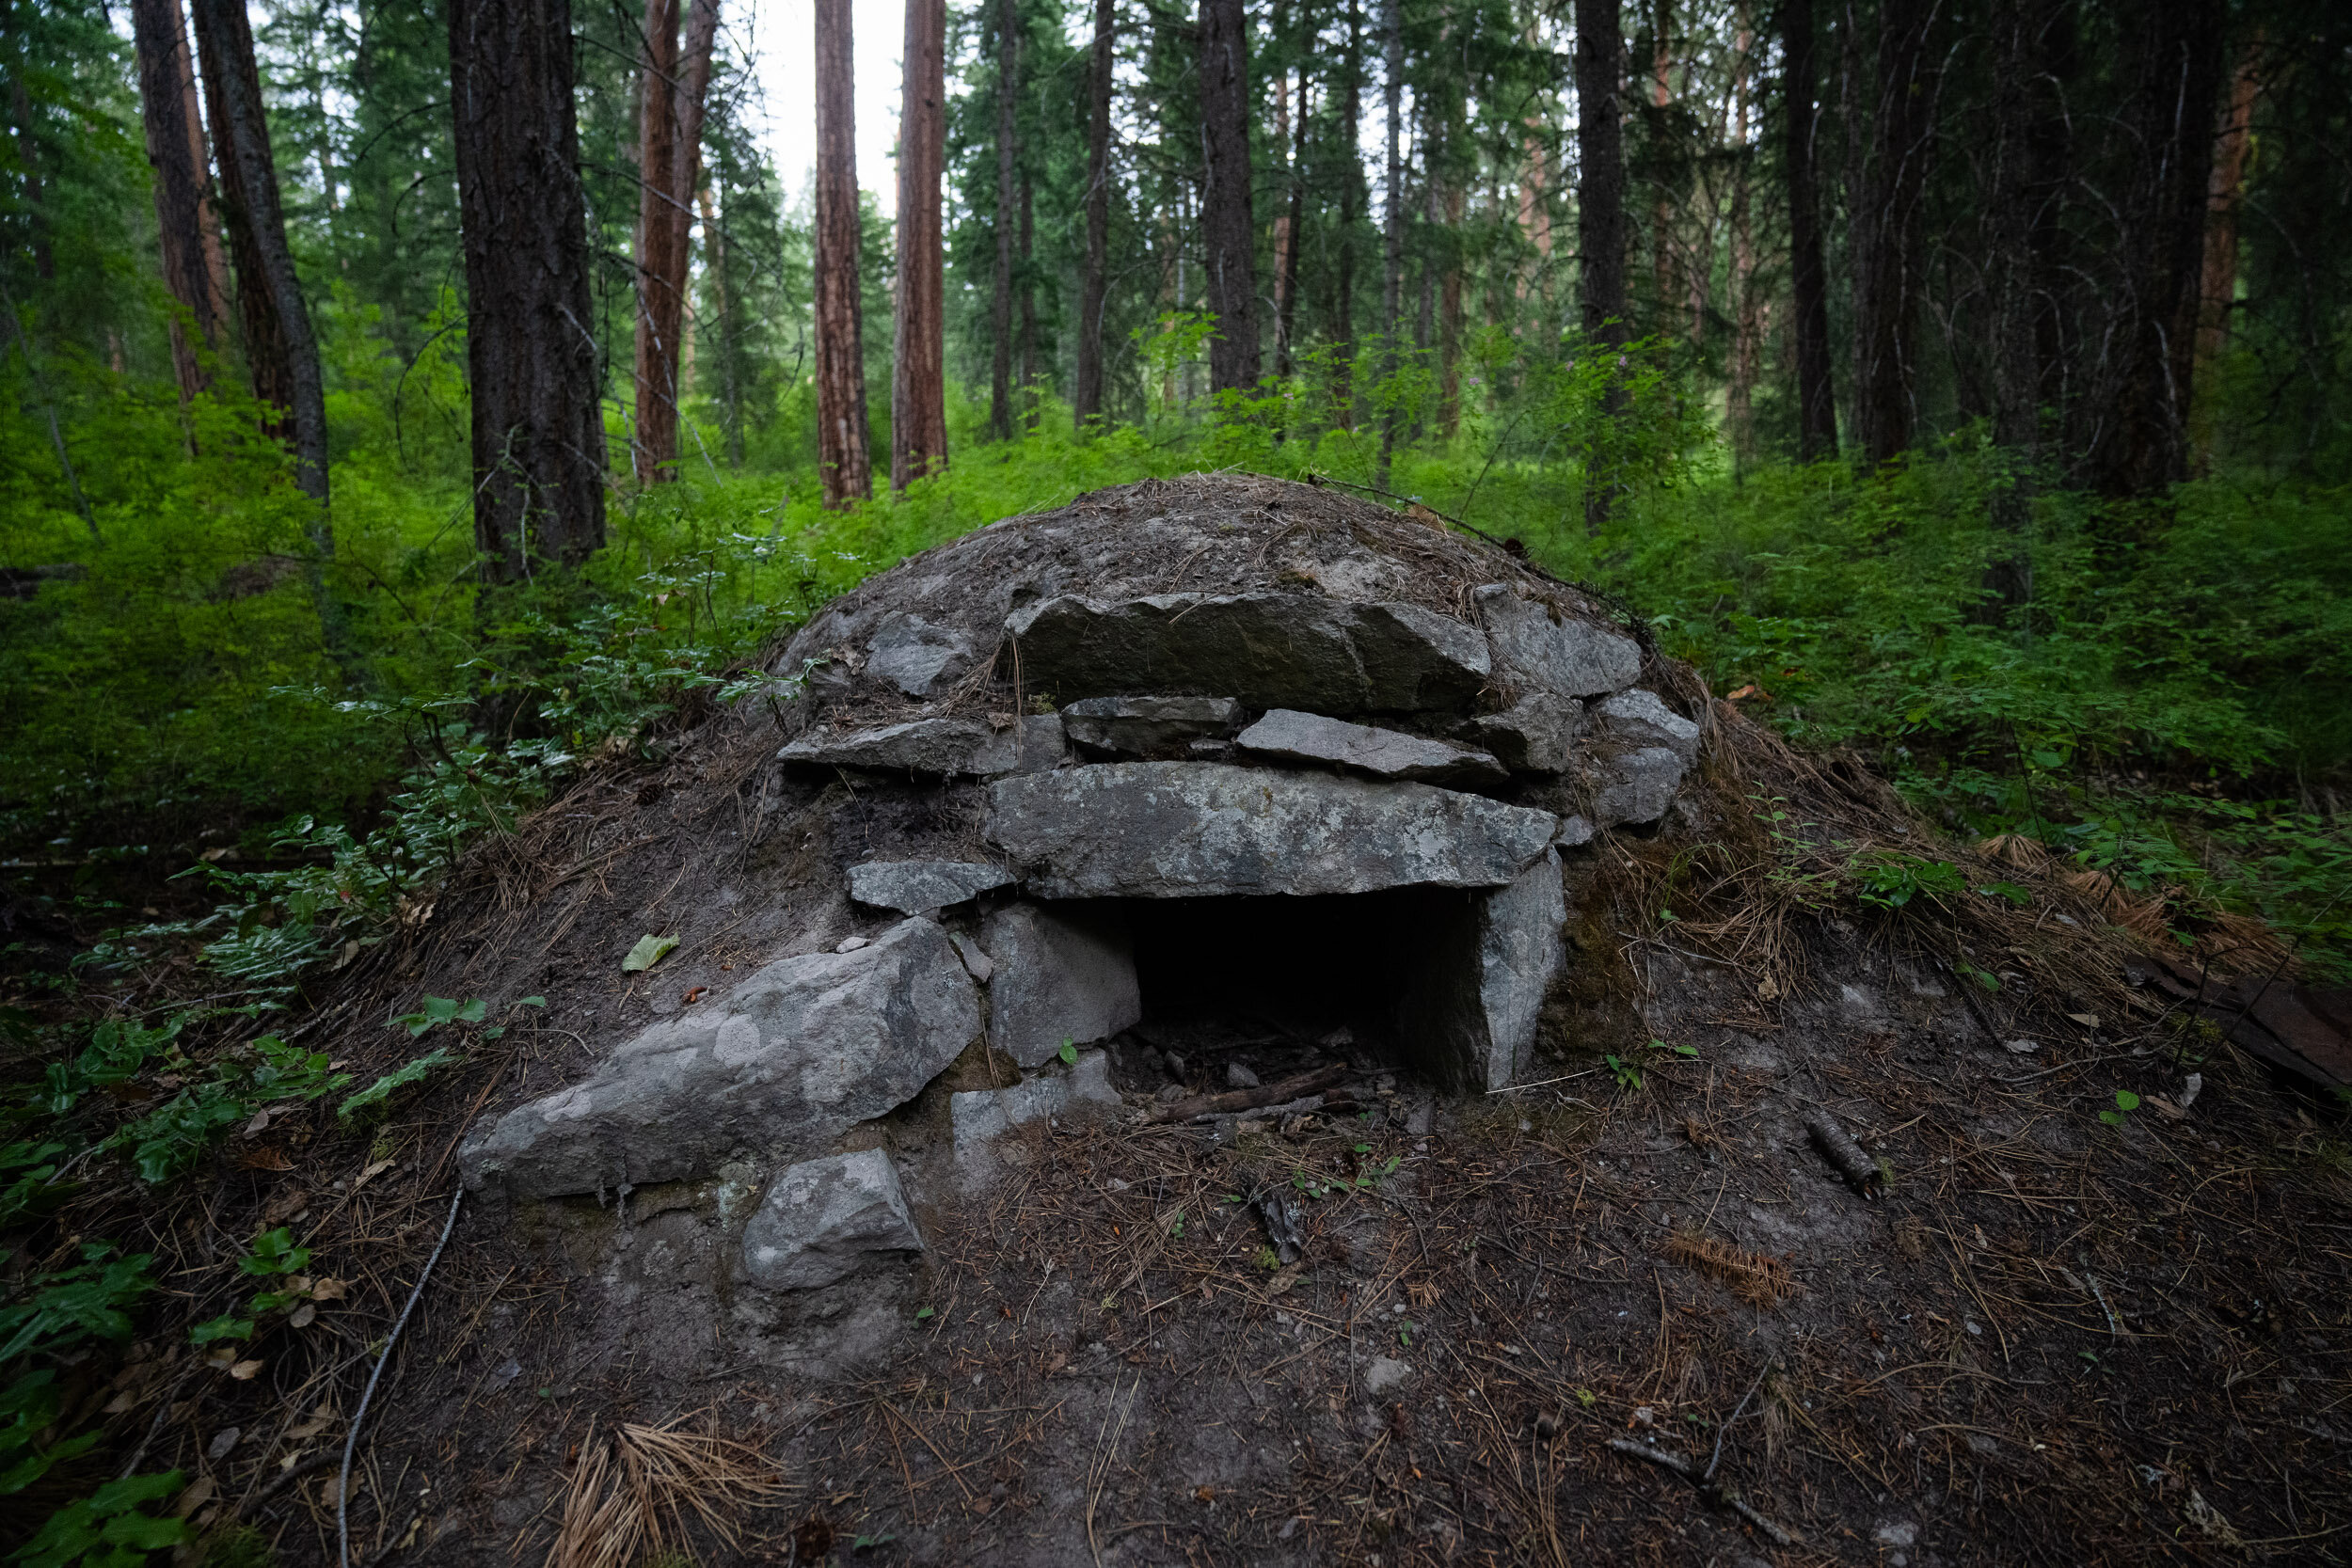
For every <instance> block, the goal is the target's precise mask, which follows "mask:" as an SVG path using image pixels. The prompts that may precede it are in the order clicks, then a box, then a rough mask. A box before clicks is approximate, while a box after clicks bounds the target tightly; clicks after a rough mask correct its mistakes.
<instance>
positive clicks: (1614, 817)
mask: <svg viewBox="0 0 2352 1568" xmlns="http://www.w3.org/2000/svg"><path fill="white" fill-rule="evenodd" d="M1593 774H1594V778H1593V783H1594V790H1593V819H1594V821H1595V822H1596V823H1597V824H1598V825H1599V826H1600V827H1604V828H1611V827H1614V826H1616V825H1617V824H1618V823H1620V822H1631V823H1634V824H1636V825H1640V824H1644V823H1650V822H1655V821H1657V820H1658V819H1659V818H1660V817H1661V816H1665V815H1666V808H1667V807H1669V806H1671V805H1673V804H1674V803H1675V791H1676V790H1677V788H1679V787H1680V786H1681V784H1682V759H1681V758H1680V757H1679V756H1677V755H1676V754H1675V753H1674V752H1670V751H1668V750H1667V749H1666V748H1665V747H1663V746H1643V747H1637V748H1635V749H1634V750H1631V751H1626V752H1616V753H1614V754H1609V753H1603V754H1601V755H1600V756H1599V757H1598V758H1597V760H1596V761H1595V764H1594V768H1593Z"/></svg>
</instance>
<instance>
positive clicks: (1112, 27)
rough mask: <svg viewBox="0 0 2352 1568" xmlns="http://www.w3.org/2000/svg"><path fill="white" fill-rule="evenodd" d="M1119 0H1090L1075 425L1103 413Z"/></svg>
mask: <svg viewBox="0 0 2352 1568" xmlns="http://www.w3.org/2000/svg"><path fill="white" fill-rule="evenodd" d="M1118 40H1119V8H1118V0H1094V54H1093V57H1092V58H1091V60H1089V63H1088V69H1087V99H1088V103H1087V109H1088V113H1087V199H1086V211H1087V248H1086V272H1085V275H1084V276H1083V277H1081V278H1080V279H1079V282H1078V373H1077V384H1076V386H1075V388H1073V394H1072V397H1071V413H1072V415H1073V417H1074V418H1075V419H1076V420H1077V424H1078V428H1079V429H1080V430H1084V429H1085V428H1086V427H1087V423H1088V421H1089V420H1095V419H1099V418H1100V417H1101V416H1102V413H1103V305H1104V296H1105V293H1106V292H1107V290H1108V288H1109V275H1110V241H1111V71H1112V68H1113V65H1114V60H1113V57H1112V56H1113V51H1114V50H1115V48H1116V47H1117V44H1118Z"/></svg>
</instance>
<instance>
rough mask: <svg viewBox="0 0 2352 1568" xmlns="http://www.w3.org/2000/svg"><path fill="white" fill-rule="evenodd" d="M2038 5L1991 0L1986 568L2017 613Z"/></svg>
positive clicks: (2036, 370)
mask: <svg viewBox="0 0 2352 1568" xmlns="http://www.w3.org/2000/svg"><path fill="white" fill-rule="evenodd" d="M2041 9H2042V8H2041V7H2040V6H2039V5H2037V4H2035V3H2034V0H1993V4H1992V6H1991V8H1990V9H1989V11H1988V17H1987V19H1988V21H1989V23H1990V24H1991V26H1992V30H1993V127H1992V129H1993V149H1992V154H1993V169H1992V182H1991V183H1992V189H1991V191H1990V193H1989V195H1988V198H1987V202H1986V205H1987V208H1988V209H1989V211H1988V214H1987V215H1988V217H1989V219H1990V228H1991V230H1992V234H1991V240H1992V244H1991V245H1990V247H1989V248H1990V250H1991V253H1992V254H1991V256H1990V257H1989V258H1988V260H1989V261H1990V262H1991V266H1990V267H1989V268H1988V271H1989V272H1990V274H1991V281H1992V286H1993V322H1992V328H1993V342H1992V350H1993V352H1992V354H1991V356H1990V357H1991V359H1992V362H1993V444H1994V449H1995V450H1996V451H1997V453H1998V457H1999V464H1998V468H1997V471H1995V472H1994V475H1993V480H1992V487H1991V493H1990V495H1989V496H1988V498H1987V500H1988V506H1987V512H1988V514H1989V515H1990V517H1991V520H1992V523H1993V528H1994V533H1995V534H1996V535H1998V536H1999V537H1998V538H1997V539H1996V541H1995V544H1994V557H1993V559H1992V560H1991V561H1990V562H1987V564H1986V568H1985V586H1986V587H1987V588H1988V589H1989V590H1991V592H1992V593H1993V595H1994V599H1995V601H1996V602H1997V603H1999V604H2001V605H2003V606H2005V607H2007V608H2010V609H2016V608H2018V607H2019V606H2022V605H2024V604H2025V603H2026V601H2027V600H2028V599H2029V598H2031V597H2032V595H2033V556H2032V552H2031V549H2030V542H2029V540H2028V538H2027V533H2028V525H2029V523H2030V520H2031V517H2032V515H2033V473H2032V469H2033V463H2034V456H2035V447H2036V445H2037V439H2036V437H2037V436H2038V434H2039V424H2040V417H2041V401H2042V367H2041V363H2040V360H2039V357H2038V356H2037V354H2036V352H2035V349H2036V345H2035V341H2034V316H2035V313H2036V310H2037V307H2038V301H2037V300H2036V298H2035V292H2034V285H2035V283H2036V281H2037V278H2036V277H2035V272H2036V268H2035V265H2034V254H2033V226H2034V189H2033V186H2034V168H2033V159H2032V143H2033V135H2034V104H2033V91H2034V84H2035V83H2036V81H2037V80H2038V79H2039V77H2040V74H2041V72H2040V64H2041V59H2040V56H2041V50H2040V48H2039V46H2038V40H2037V38H2036V34H2037V32H2038V30H2039V28H2040V25H2041Z"/></svg>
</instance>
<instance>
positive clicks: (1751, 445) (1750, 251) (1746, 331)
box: [1724, 6, 1764, 476]
mask: <svg viewBox="0 0 2352 1568" xmlns="http://www.w3.org/2000/svg"><path fill="white" fill-rule="evenodd" d="M1737 27H1738V31H1737V32H1736V34H1735V35H1734V39H1733V45H1732V49H1733V54H1734V55H1735V60H1734V64H1733V67H1732V79H1731V100H1732V108H1731V121H1732V137H1731V145H1732V155H1733V156H1734V157H1735V158H1737V159H1738V160H1739V166H1738V167H1737V168H1735V169H1734V170H1733V171H1732V182H1733V183H1732V187H1731V310H1732V326H1731V366H1730V369H1731V374H1730V376H1729V377H1728V380H1727V385H1726V386H1725V387H1724V426H1725V432H1724V433H1725V435H1727V436H1729V437H1730V441H1731V460H1732V472H1733V474H1734V475H1735V476H1737V475H1739V474H1740V473H1743V472H1745V471H1746V469H1747V468H1748V467H1749V466H1750V465H1751V464H1753V463H1754V462H1755V461H1756V374H1757V372H1758V371H1759V369H1760V368H1761V366H1762V363H1763V356H1764V326H1763V317H1762V311H1761V301H1759V300H1758V299H1757V297H1756V231H1755V226H1754V217H1753V213H1752V209H1753V206H1754V197H1753V195H1752V192H1751V190H1750V186H1751V183H1752V180H1751V176H1752V175H1753V173H1754V170H1755V166H1756V160H1755V158H1754V156H1753V155H1752V153H1751V152H1750V150H1749V148H1748V121H1749V116H1750V113H1751V111H1752V109H1753V107H1754V104H1755V83H1756V34H1755V32H1754V30H1753V29H1752V28H1750V26H1749V25H1748V16H1747V11H1746V8H1745V7H1744V6H1743V7H1742V8H1740V11H1739V13H1738V22H1737Z"/></svg>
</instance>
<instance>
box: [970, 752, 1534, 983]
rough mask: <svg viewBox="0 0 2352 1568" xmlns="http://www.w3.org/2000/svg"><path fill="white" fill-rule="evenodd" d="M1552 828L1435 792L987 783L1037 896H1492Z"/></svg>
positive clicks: (1003, 845)
mask: <svg viewBox="0 0 2352 1568" xmlns="http://www.w3.org/2000/svg"><path fill="white" fill-rule="evenodd" d="M1557 826H1558V819H1557V818H1555V817H1554V816H1552V815H1551V813H1549V812H1546V811H1534V810H1530V809H1528V808H1526V807H1523V806H1506V805H1503V804H1502V803H1500V802H1498V801H1494V800H1487V799H1486V798H1485V797H1483V796H1478V795H1464V794H1459V793H1456V792H1454V791H1452V790H1445V789H1438V788H1437V787H1435V786H1433V785H1430V784H1385V783H1376V782H1375V781H1372V780H1368V779H1355V778H1348V777H1345V776H1343V775H1339V774H1330V773H1298V772H1289V771H1278V770H1274V769H1268V768H1237V767H1233V766H1231V765H1229V764H1224V763H1214V762H1124V763H1108V764H1104V765H1103V766H1100V767H1093V768H1064V769H1062V770H1061V771H1059V772H1056V773H1044V774H1040V775H1037V776H1036V777H1033V778H1025V779H1008V780H1005V781H1003V782H1001V783H999V784H994V785H992V786H991V788H990V790H989V814H988V821H987V828H986V832H987V835H988V838H989V841H990V842H991V843H993V844H994V845H995V846H996V847H998V848H1000V849H1002V850H1004V851H1005V852H1006V854H1007V855H1008V856H1009V857H1010V859H1011V860H1012V862H1013V863H1014V864H1016V865H1017V866H1019V867H1020V868H1021V869H1022V879H1023V883H1024V885H1025V887H1026V888H1027V890H1028V891H1029V892H1031V893H1033V894H1037V895H1041V896H1043V897H1047V898H1186V897H1203V898H1204V897H1220V896H1226V895H1251V894H1321V893H1371V892H1374V891H1375V890H1376V889H1379V888H1387V887H1410V886H1434V887H1500V886H1502V885H1503V884H1504V883H1507V882H1509V881H1511V880H1513V879H1515V878H1517V877H1518V874H1519V873H1520V872H1521V871H1522V870H1524V869H1526V867H1527V864H1528V863H1529V862H1531V861H1533V860H1534V859H1535V858H1536V857H1537V856H1539V855H1541V854H1542V853H1543V852H1544V848H1545V847H1546V846H1547V845H1549V843H1550V842H1551V835H1552V832H1553V831H1554V829H1555V828H1556V827H1557ZM991 950H992V951H994V949H993V947H992V949H991ZM995 956H996V958H997V960H998V962H999V963H1000V964H1002V963H1003V962H1004V958H1005V956H1004V955H1003V954H1002V953H1001V952H999V953H996V954H995ZM1002 983H1003V980H1002V977H1001V975H1000V977H999V980H998V984H1000V985H1001V984H1002Z"/></svg>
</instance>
